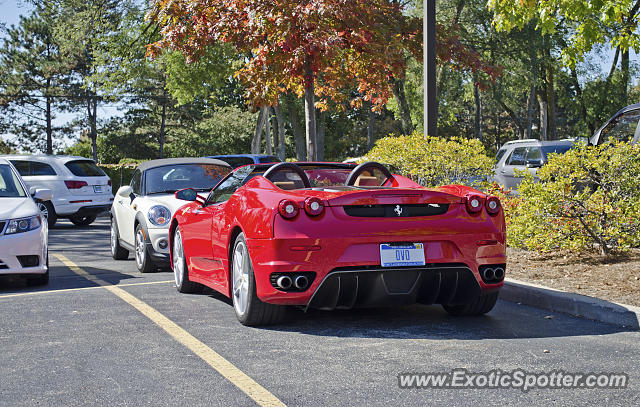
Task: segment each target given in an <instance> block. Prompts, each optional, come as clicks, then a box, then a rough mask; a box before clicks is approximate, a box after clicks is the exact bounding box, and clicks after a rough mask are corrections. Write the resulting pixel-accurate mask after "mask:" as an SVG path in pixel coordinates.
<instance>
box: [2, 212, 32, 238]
mask: <svg viewBox="0 0 640 407" xmlns="http://www.w3.org/2000/svg"><path fill="white" fill-rule="evenodd" d="M39 227H40V216H39V215H36V216H32V217H30V218H22V219H11V220H10V221H9V223H8V224H7V229H6V230H5V231H4V234H5V235H13V234H15V233H23V232H28V231H30V230H34V229H38V228H39Z"/></svg>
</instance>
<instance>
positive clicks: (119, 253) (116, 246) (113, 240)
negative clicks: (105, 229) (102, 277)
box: [109, 217, 129, 260]
mask: <svg viewBox="0 0 640 407" xmlns="http://www.w3.org/2000/svg"><path fill="white" fill-rule="evenodd" d="M109 232H110V233H109V243H110V245H111V257H113V259H114V260H127V259H128V258H129V250H127V249H125V248H124V247H122V246H120V239H119V238H120V232H119V231H118V223H117V222H116V218H114V217H112V218H111V228H110V230H109Z"/></svg>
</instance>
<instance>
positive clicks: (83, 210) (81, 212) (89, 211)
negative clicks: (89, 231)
mask: <svg viewBox="0 0 640 407" xmlns="http://www.w3.org/2000/svg"><path fill="white" fill-rule="evenodd" d="M110 209H111V205H91V206H83V207H80V208H79V209H78V211H77V212H75V213H71V214H68V215H66V216H92V215H99V214H101V213H102V212H108V211H109V210H110Z"/></svg>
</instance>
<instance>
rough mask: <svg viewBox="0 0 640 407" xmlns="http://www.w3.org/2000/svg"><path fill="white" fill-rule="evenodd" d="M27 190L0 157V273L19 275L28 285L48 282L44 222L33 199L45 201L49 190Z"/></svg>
mask: <svg viewBox="0 0 640 407" xmlns="http://www.w3.org/2000/svg"><path fill="white" fill-rule="evenodd" d="M31 192H32V193H30V191H29V190H28V189H27V187H26V185H25V184H24V183H23V181H22V180H21V179H20V175H19V174H18V172H17V171H16V169H15V168H14V167H13V166H12V165H11V163H10V162H9V161H7V160H5V159H3V158H0V274H3V275H4V274H19V275H23V276H25V277H26V278H27V284H29V285H43V284H47V283H48V282H49V256H48V254H49V252H48V230H49V228H48V225H47V222H45V221H43V217H42V213H41V212H40V210H39V209H38V206H37V205H36V203H35V202H34V200H33V199H32V196H31V195H33V198H36V199H38V200H41V201H45V202H46V201H48V200H49V199H51V197H52V193H51V190H49V189H46V188H40V189H36V188H33V190H32V191H31Z"/></svg>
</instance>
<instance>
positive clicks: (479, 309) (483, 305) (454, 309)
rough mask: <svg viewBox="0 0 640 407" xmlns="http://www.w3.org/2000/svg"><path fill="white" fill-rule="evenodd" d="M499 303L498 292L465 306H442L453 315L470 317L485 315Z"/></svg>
mask: <svg viewBox="0 0 640 407" xmlns="http://www.w3.org/2000/svg"><path fill="white" fill-rule="evenodd" d="M496 301H498V292H497V291H496V292H493V293H490V294H484V295H481V296H480V297H478V298H477V299H476V300H475V301H473V302H471V303H469V304H463V305H444V304H443V305H442V307H443V308H444V309H445V311H447V312H448V313H449V314H451V315H456V316H468V315H483V314H486V313H487V312H489V311H491V310H492V309H493V307H494V306H495V305H496Z"/></svg>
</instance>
